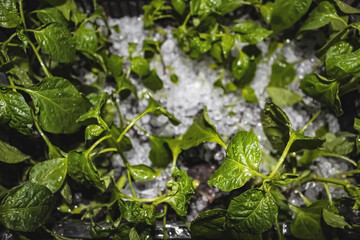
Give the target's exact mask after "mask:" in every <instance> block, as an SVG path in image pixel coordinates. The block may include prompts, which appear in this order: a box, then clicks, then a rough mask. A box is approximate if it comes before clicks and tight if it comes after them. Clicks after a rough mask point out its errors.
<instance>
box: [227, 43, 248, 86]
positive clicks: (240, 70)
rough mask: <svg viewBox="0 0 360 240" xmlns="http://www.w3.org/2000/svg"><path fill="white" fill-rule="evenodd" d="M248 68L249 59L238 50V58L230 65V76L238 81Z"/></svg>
mask: <svg viewBox="0 0 360 240" xmlns="http://www.w3.org/2000/svg"><path fill="white" fill-rule="evenodd" d="M248 66H249V57H248V55H246V54H245V53H244V52H243V51H241V50H239V56H238V57H237V58H236V59H234V61H233V62H232V64H231V70H232V74H233V75H234V77H235V78H236V79H237V80H240V79H241V78H242V77H243V76H244V74H245V72H246V69H247V68H248Z"/></svg>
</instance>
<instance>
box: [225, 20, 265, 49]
mask: <svg viewBox="0 0 360 240" xmlns="http://www.w3.org/2000/svg"><path fill="white" fill-rule="evenodd" d="M232 31H233V32H235V36H236V40H238V41H239V42H245V43H250V44H257V43H259V42H261V41H263V40H264V39H265V38H267V37H268V36H269V35H270V34H271V33H272V31H270V30H267V29H265V28H262V27H261V26H259V25H257V24H256V23H255V22H254V21H251V20H247V21H244V22H241V23H238V24H236V25H235V26H234V27H233V28H232Z"/></svg>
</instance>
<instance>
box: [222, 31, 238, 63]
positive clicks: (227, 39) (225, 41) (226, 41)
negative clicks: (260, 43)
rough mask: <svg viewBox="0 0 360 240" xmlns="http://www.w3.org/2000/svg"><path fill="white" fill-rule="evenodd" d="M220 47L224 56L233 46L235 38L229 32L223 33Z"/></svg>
mask: <svg viewBox="0 0 360 240" xmlns="http://www.w3.org/2000/svg"><path fill="white" fill-rule="evenodd" d="M220 44H221V48H222V52H223V55H224V57H225V58H227V56H228V55H229V53H230V51H231V49H232V48H233V47H234V44H235V38H234V36H233V35H231V34H225V35H223V36H222V37H221V42H220Z"/></svg>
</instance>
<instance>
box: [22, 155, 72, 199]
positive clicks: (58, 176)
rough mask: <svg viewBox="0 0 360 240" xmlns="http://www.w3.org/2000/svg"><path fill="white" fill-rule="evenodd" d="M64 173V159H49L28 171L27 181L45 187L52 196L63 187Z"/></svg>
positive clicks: (65, 162)
mask: <svg viewBox="0 0 360 240" xmlns="http://www.w3.org/2000/svg"><path fill="white" fill-rule="evenodd" d="M66 173H67V159H66V158H56V159H51V160H47V161H45V162H41V163H37V164H36V165H35V166H34V167H33V168H32V169H31V171H30V175H29V181H30V182H32V183H36V184H40V185H43V186H45V187H47V188H48V189H49V190H50V191H51V192H52V193H53V194H54V193H56V192H57V191H58V190H59V189H60V187H61V186H62V185H63V183H64V180H65V178H66Z"/></svg>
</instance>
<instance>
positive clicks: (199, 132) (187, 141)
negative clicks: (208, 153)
mask: <svg viewBox="0 0 360 240" xmlns="http://www.w3.org/2000/svg"><path fill="white" fill-rule="evenodd" d="M181 141H182V142H181V148H182V149H183V150H187V149H189V148H192V147H195V146H197V145H199V144H200V143H203V142H215V143H218V144H220V145H221V146H223V147H225V143H224V142H223V140H222V139H221V137H220V136H219V134H218V133H217V131H216V128H215V126H214V124H213V123H212V122H210V120H209V116H208V113H207V108H206V107H204V109H203V110H202V111H201V112H200V113H199V114H197V115H196V117H195V118H194V121H193V124H192V125H191V126H190V127H189V128H188V130H187V131H186V132H185V134H184V135H183V136H182V137H181Z"/></svg>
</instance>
